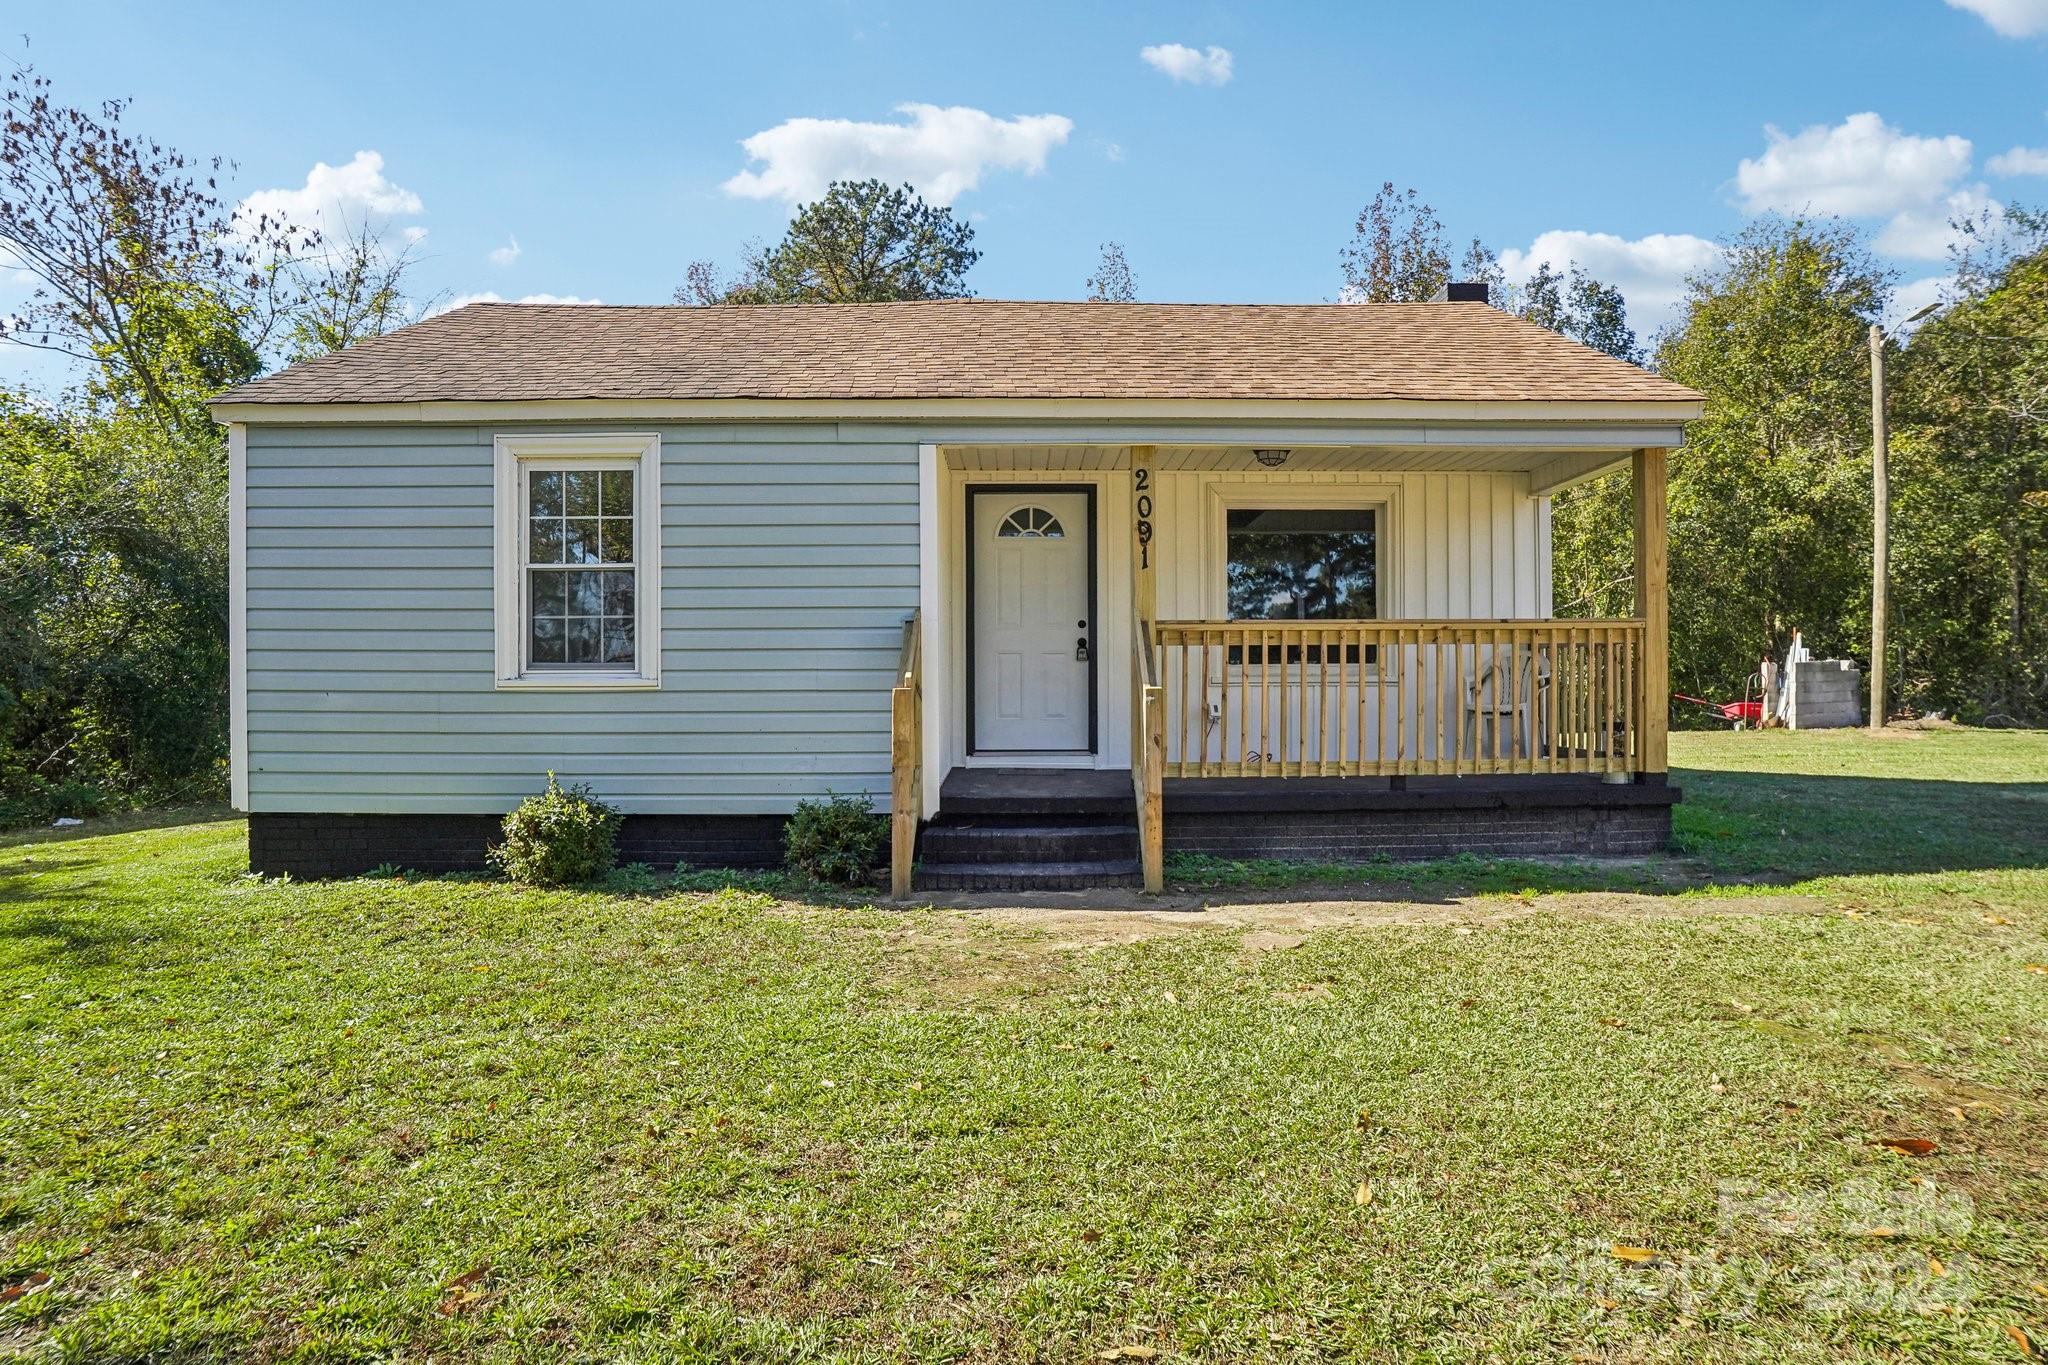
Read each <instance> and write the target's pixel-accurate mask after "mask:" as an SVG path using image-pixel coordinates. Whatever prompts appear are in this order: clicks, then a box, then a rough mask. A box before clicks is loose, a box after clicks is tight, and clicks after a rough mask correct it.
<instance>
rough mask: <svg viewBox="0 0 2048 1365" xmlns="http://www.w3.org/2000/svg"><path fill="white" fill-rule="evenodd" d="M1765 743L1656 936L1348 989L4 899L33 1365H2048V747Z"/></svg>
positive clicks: (1511, 919)
mask: <svg viewBox="0 0 2048 1365" xmlns="http://www.w3.org/2000/svg"><path fill="white" fill-rule="evenodd" d="M1744 738H1750V739H1764V740H1776V739H1789V740H1795V741H1797V742H1798V743H1799V744H1801V745H1806V744H1807V743H1808V742H1809V741H1810V740H1811V741H1819V740H1821V738H1822V737H1818V736H1813V737H1808V736H1782V737H1773V736H1747V737H1744V736H1719V735H1715V736H1700V737H1698V738H1697V739H1695V738H1694V737H1691V736H1683V737H1679V739H1678V741H1677V742H1676V743H1675V744H1674V753H1675V761H1678V762H1681V763H1683V764H1685V765H1686V767H1687V771H1686V772H1685V773H1684V774H1683V776H1681V778H1680V779H1679V780H1681V781H1683V782H1685V784H1686V786H1687V789H1688V806H1687V807H1686V808H1685V810H1686V812H1687V814H1686V815H1685V821H1686V825H1685V830H1686V834H1687V839H1688V850H1687V852H1686V853H1685V854H1684V855H1682V856H1680V857H1678V858H1675V859H1672V860H1670V866H1669V867H1665V868H1659V869H1653V870H1652V871H1653V874H1654V878H1655V880H1653V881H1652V882H1649V883H1646V884H1644V885H1642V886H1638V887H1636V888H1635V889H1632V890H1623V891H1616V890H1607V889H1593V890H1582V889H1580V890H1566V891H1559V892H1545V891H1542V890H1541V888H1539V887H1530V888H1527V889H1526V891H1525V893H1523V894H1519V895H1511V896H1507V897H1503V896H1500V895H1491V896H1488V897H1485V898H1482V899H1478V900H1467V899H1464V898H1463V897H1462V896H1461V895H1460V894H1459V893H1458V891H1457V888H1456V887H1455V886H1453V885H1451V884H1450V883H1448V882H1443V883H1429V884H1426V885H1424V886H1423V887H1422V888H1420V890H1419V893H1418V894H1419V896H1420V899H1419V900H1418V901H1417V903H1416V904H1417V906H1418V913H1420V912H1421V911H1423V910H1426V911H1428V913H1429V916H1430V917H1426V918H1422V919H1419V920H1417V921H1416V922H1398V921H1394V920H1386V921H1380V922H1362V923H1359V924H1353V925H1349V926H1345V927H1330V928H1322V929H1316V930H1312V931H1310V932H1308V933H1306V934H1305V935H1302V936H1283V935H1274V934H1260V933H1258V932H1249V933H1247V932H1242V931H1241V928H1240V927H1232V928H1214V927H1204V925H1205V917H1203V916H1199V915H1186V916H1178V917H1175V916H1168V915H1164V914H1160V915H1155V916H1151V917H1141V918H1143V919H1144V921H1145V922H1146V923H1147V924H1152V925H1154V927H1157V928H1159V932H1156V933H1154V932H1149V931H1148V933H1147V934H1145V935H1143V936H1139V937H1137V938H1135V940H1134V941H1128V942H1110V943H1107V944H1103V943H1088V944H1078V943H1076V942H1075V941H1073V940H1072V939H1070V938H1063V937H1061V936H1060V933H1059V931H1058V930H1057V929H1056V928H1054V927H1051V926H1050V925H1046V926H1040V925H1035V924H1034V923H1033V922H1032V921H1031V920H1029V919H1028V918H1022V917H1018V916H1014V915H1012V916H1006V917H1002V918H999V919H991V918H988V917H984V916H975V915H969V914H963V913H961V912H953V911H942V910H928V909H926V910H913V911H891V910H881V909H875V908H870V907H863V906H860V905H846V906H836V907H833V906H818V905H807V904H796V903H791V902H785V901H778V900H776V899H775V898H773V897H772V896H770V895H768V894H764V893H762V892H760V891H757V890H742V889H737V888H735V889H725V890H716V891H691V892H688V893H682V894H676V893H664V894H654V893H639V894H636V893H632V892H630V891H626V890H615V891H612V892H599V891H570V892H545V893H544V892H531V891H523V890H517V889H514V888H511V887H508V886H506V885H504V884H502V883H496V882H489V881H475V880H427V881H418V880H409V879H407V880H400V879H389V878H384V879H358V880H352V881H342V882H330V883H293V882H288V881H265V880H260V879H255V878H251V877H248V876H245V875H243V874H242V872H241V868H242V866H243V863H244V859H245V857H246V853H245V847H244V843H243V834H242V830H241V827H240V825H239V824H237V823H232V822H213V823H202V824H195V825H190V826H186V827H182V828H159V829H143V830H132V831H128V832H122V833H117V834H112V835H104V836H98V837H91V838H83V839H73V840H62V841H60V840H49V841H43V842H33V843H23V842H16V843H14V844H12V845H11V846H6V847H0V1087H4V1089H0V1351H17V1352H21V1353H25V1354H29V1355H31V1356H48V1357H50V1358H58V1359H70V1360H81V1361H115V1360H120V1361H143V1360H150V1361H172V1360H193V1361H197V1360H213V1359H223V1358H236V1359H266V1360H283V1359H302V1360H372V1359H401V1360H425V1359H429V1358H433V1359H455V1358H461V1359H491V1360H508V1361H509V1360H520V1361H526V1360H563V1361H569V1360H579V1361H580V1360H600V1359H601V1360H612V1359H625V1360H698V1361H736V1360H749V1361H769V1360H849V1361H851V1360H861V1361H870V1360H871V1361H886V1360H899V1359H912V1360H935V1361H936V1360H1044V1361H1072V1360H1079V1359H1088V1358H1094V1357H1099V1356H1101V1355H1102V1354H1103V1353H1104V1352H1108V1351H1111V1350H1122V1351H1126V1352H1130V1354H1124V1355H1120V1356H1117V1357H1113V1358H1117V1359H1143V1358H1146V1357H1145V1356H1144V1355H1143V1352H1146V1351H1151V1352H1156V1353H1157V1358H1158V1359H1177V1358H1199V1359H1208V1360H1218V1361H1240V1360H1289V1361H1293V1360H1304V1361H1305V1360H1328V1359H1405V1358H1415V1357H1423V1358H1430V1359H1439V1360H1496V1359H1527V1360H1558V1361H1565V1360H1572V1359H1582V1360H1583V1359H1593V1360H1615V1361H1623V1360H1671V1361H1700V1360H1708V1361H1722V1360H1727V1361H1736V1360H1742V1361H1759V1362H1762V1361H1771V1362H1778V1361H1791V1360H1856V1361H1865V1360H1869V1361H1875V1360H1890V1359H1928V1360H1933V1359H1940V1360H1982V1361H2016V1360H2020V1359H2023V1357H2022V1355H2021V1353H2020V1352H2021V1347H2020V1344H2019V1342H2020V1339H2019V1338H2018V1337H2016V1336H2015V1335H2013V1333H2014V1332H2025V1333H2031V1334H2032V1336H2033V1339H2035V1340H2040V1339H2041V1338H2042V1337H2043V1336H2044V1335H2048V1332H2044V1330H2043V1328H2042V1326H2041V1324H2042V1323H2043V1321H2044V1320H2048V1174H2044V1172H2048V1139H2044V1137H2043V1133H2044V1132H2048V972H2043V971H2037V970H2030V968H2033V967H2041V966H2048V872H2044V871H2043V866H2042V847H2041V828H2040V826H2039V825H2038V824H2029V823H2028V822H2027V821H2026V820H2025V819H2024V818H2023V815H2024V812H2025V811H2027V810H2030V809H2031V810H2039V809H2040V808H2041V806H2040V797H2039V795H2038V794H2037V793H2038V792H2039V791H2040V790H2041V786H2040V783H2041V781H2042V778H2043V776H2044V750H2043V749H2042V748H2041V747H2039V746H2040V745H2041V742H2042V741H2041V738H2040V737H2020V738H2021V739H2023V740H2027V741H2028V742H2029V743H2031V744H2032V745H2034V746H2036V747H2032V748H2029V747H2027V744H2021V745H2019V746H2018V747H2017V748H2007V747H2004V746H2007V745H2008V744H2010V742H2011V739H2012V737H2008V736H1988V737H1983V738H1981V739H1980V738H1979V737H1977V736H1971V735H1964V736H1950V735H1936V736H1934V737H1933V738H1931V739H1929V740H1920V739H1913V740H1897V741H1894V740H1891V739H1878V740H1873V739H1868V738H1861V737H1843V738H1842V739H1840V740H1834V739H1828V740H1826V741H1825V743H1824V744H1817V745H1815V746H1814V747H1812V748H1810V749H1806V750H1803V751H1802V750H1800V749H1795V748H1793V747H1792V746H1790V745H1785V746H1782V747H1776V748H1763V747H1757V748H1741V747H1739V746H1738V744H1737V743H1736V741H1739V740H1742V739H1744ZM1956 739H1960V740H1962V741H1963V742H1965V743H1967V744H1969V745H1972V746H1983V747H1973V748H1970V749H1968V750H1967V751H1965V750H1962V749H1949V750H1946V752H1947V753H1949V754H1951V755H1961V757H1960V758H1958V759H1954V760H1953V761H1954V762H1955V763H1956V764H1957V765H1958V770H1957V771H1954V772H1952V773H1948V774H1947V775H1946V776H1944V775H1943V773H1944V772H1945V771H1946V770H1945V769H1944V768H1943V767H1942V763H1941V760H1940V759H1938V758H1936V757H1930V756H1932V755H1939V754H1941V753H1943V752H1944V750H1943V749H1942V748H1941V747H1940V746H1943V745H1947V744H1949V743H1950V742H1951V741H1952V740H1956ZM1828 745H1834V746H1836V747H1832V748H1830V747H1827V746H1828ZM1883 745H1896V746H1898V747H1896V748H1879V747H1877V746H1883ZM1907 745H1913V746H1927V745H1932V746H1935V747H1916V748H1914V749H1912V750H1910V751H1909V750H1908V749H1907V748H1906V747H1905V746H1907ZM2015 755H2017V757H2015ZM1898 764H1902V765H1905V766H1903V767H1898V768H1893V767H1892V766H1889V765H1898ZM1738 765H1745V766H1747V767H1749V768H1750V769H1751V771H1750V772H1749V773H1748V774H1747V775H1745V774H1744V773H1742V772H1740V771H1738ZM1830 765H1832V766H1830ZM1889 782H1898V783H1903V784H1905V786H1906V787H1907V788H1908V789H1909V790H1910V791H1911V793H1912V795H1911V798H1910V800H1908V801H1907V802H1905V803H1903V804H1902V805H1900V806H1899V807H1897V808H1896V809H1894V808H1893V807H1892V806H1891V805H1890V804H1888V799H1887V798H1886V796H1885V793H1886V792H1887V791H1889V790H1891V789H1890V788H1888V787H1885V786H1883V785H1881V784H1883V783H1889ZM1870 784H1880V785H1876V786H1872V785H1870ZM1937 786H1938V787H1939V788H1940V789H1939V790H1936V791H1932V792H1930V791H1926V790H1922V789H1923V788H1926V787H1937ZM1800 792H1803V793H1806V794H1807V795H1809V796H1813V797H1824V798H1826V799H1828V800H1835V799H1837V798H1838V797H1839V799H1841V800H1843V801H1845V802H1848V803H1849V804H1845V805H1843V806H1842V807H1840V808H1839V809H1833V808H1831V809H1829V810H1826V811H1824V812H1823V815H1824V817H1825V818H1823V819H1820V820H1819V821H1817V822H1807V823H1800V824H1797V825H1795V824H1793V823H1789V822H1786V821H1783V820H1781V819H1780V816H1781V814H1787V813H1790V812H1792V811H1793V810H1795V809H1796V810H1798V811H1802V812H1803V811H1807V810H1809V809H1810V807H1811V806H1812V804H1813V803H1812V801H1803V800H1799V799H1797V797H1796V795H1795V793H1800ZM1720 829H1727V830H1729V831H1732V832H1731V833H1730V834H1727V835H1721V834H1718V833H1716V832H1715V831H1717V830H1720ZM1781 830H1782V831H1783V832H1782V833H1781V832H1779V831H1781ZM1795 830H1797V831H1799V832H1797V833H1795V832H1794V831H1795ZM1916 840H1931V841H1934V843H1933V844H1932V845H1931V847H1932V848H1933V850H1934V851H1930V846H1928V845H1924V844H1921V843H1916V842H1915V841H1916ZM2001 849H2003V850H2004V852H2003V853H2002V854H2001V853H2000V851H1999V850H2001ZM1475 875H1490V874H1488V873H1486V870H1485V869H1479V870H1477V872H1476V873H1475ZM1630 875H1631V876H1634V875H1636V874H1635V873H1633V872H1632V873H1630ZM1513 880H1514V878H1512V877H1510V878H1507V879H1506V881H1507V882H1512V881H1513ZM1425 882H1427V879H1426V877H1425ZM1745 882H1749V883H1757V884H1751V885H1745V884H1744V883H1745ZM1763 883H1770V884H1769V885H1763V886H1762V888H1761V889H1759V885H1758V884H1763ZM1780 883H1789V884H1780ZM1276 913H1277V912H1276ZM1251 918H1252V920H1253V922H1255V921H1256V917H1255V916H1253V917H1251ZM1246 919H1247V916H1246V915H1245V914H1244V913H1242V912H1239V913H1238V914H1237V918H1236V919H1235V920H1233V921H1231V923H1232V924H1233V925H1236V926H1242V925H1243V924H1244V923H1245V922H1246ZM1126 922H1133V923H1134V922H1136V921H1131V920H1127V921H1126ZM1887 1138H1891V1139H1909V1140H1911V1141H1908V1142H1907V1143H1906V1144H1905V1145H1906V1146H1907V1147H1908V1148H1909V1149H1918V1144H1919V1143H1922V1142H1925V1143H1931V1144H1933V1146H1932V1148H1931V1149H1929V1150H1924V1152H1923V1154H1918V1155H1915V1154H1913V1152H1912V1151H1911V1150H1907V1151H1902V1150H1898V1149H1896V1148H1893V1147H1887V1146H1885V1145H1883V1141H1884V1140H1885V1139H1887Z"/></svg>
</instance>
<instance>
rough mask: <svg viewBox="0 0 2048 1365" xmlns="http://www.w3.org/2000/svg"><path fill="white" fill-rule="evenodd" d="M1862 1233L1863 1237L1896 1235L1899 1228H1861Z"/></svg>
mask: <svg viewBox="0 0 2048 1365" xmlns="http://www.w3.org/2000/svg"><path fill="white" fill-rule="evenodd" d="M1863 1235H1864V1236H1865V1237H1896V1236H1898V1235H1899V1230H1898V1229H1897V1228H1865V1229H1863Z"/></svg>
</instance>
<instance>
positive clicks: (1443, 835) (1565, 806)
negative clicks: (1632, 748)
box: [1166, 777, 1680, 862]
mask: <svg viewBox="0 0 2048 1365" xmlns="http://www.w3.org/2000/svg"><path fill="white" fill-rule="evenodd" d="M1262 787H1263V790H1261V791H1259V792H1258V793H1257V795H1258V797H1260V798H1262V799H1249V798H1248V797H1247V795H1246V794H1245V792H1244V791H1243V790H1242V789H1240V790H1216V784H1213V783H1205V782H1197V781H1186V782H1180V783H1169V784H1168V786H1167V796H1166V851H1167V852H1168V853H1191V854H1205V855H1207V856H1210V857H1216V858H1232V859H1250V858H1275V859H1281V860H1284V861H1288V862H1360V861H1364V860H1366V859H1369V858H1375V857H1384V858H1395V859H1402V860H1415V859H1423V858H1449V857H1455V856H1457V855H1458V854H1461V853H1471V854H1476V855H1480V856H1484V857H1516V858H1555V857H1589V858H1620V857H1641V856H1644V855H1647V854H1651V853H1659V852H1662V851H1663V850H1664V849H1666V848H1668V847H1669V846H1670V843H1671V807H1672V806H1673V805H1674V804H1676V803H1677V801H1678V799H1679V796H1680V792H1679V790H1678V788H1676V787H1672V786H1666V785H1663V784H1635V783H1631V784H1626V785H1608V784H1606V783H1601V782H1597V781H1588V780H1583V779H1577V780H1567V781H1552V780H1545V779H1540V778H1539V779H1532V778H1526V777H1524V778H1520V779H1500V780H1492V781H1489V780H1486V779H1468V780H1457V779H1452V780H1449V781H1446V780H1444V779H1434V780H1429V781H1426V782H1425V781H1424V780H1422V779H1415V780H1414V785H1413V787H1412V788H1407V789H1389V788H1387V787H1376V786H1371V785H1366V784H1361V783H1357V782H1350V783H1345V782H1331V781H1322V780H1314V779H1305V780H1300V781H1280V782H1265V783H1263V784H1262Z"/></svg>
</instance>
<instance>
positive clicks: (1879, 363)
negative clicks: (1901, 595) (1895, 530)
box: [1869, 322, 1892, 730]
mask: <svg viewBox="0 0 2048 1365" xmlns="http://www.w3.org/2000/svg"><path fill="white" fill-rule="evenodd" d="M1887 447H1888V438H1887V433H1886V431H1885V427H1884V328H1882V327H1880V326H1879V325H1878V324H1876V323H1874V322H1873V323H1871V324H1870V718H1869V719H1870V728H1871V729H1873V730H1882V729H1883V728H1884V698H1885V691H1884V625H1885V614H1886V613H1885V609H1886V606H1887V605H1888V603H1887V599H1888V598H1889V597H1890V596H1891V538H1892V536H1891V532H1892V528H1891V515H1892V506H1891V504H1892V490H1891V470H1890V468H1889V465H1890V462H1891V451H1890V450H1889V449H1888V448H1887Z"/></svg>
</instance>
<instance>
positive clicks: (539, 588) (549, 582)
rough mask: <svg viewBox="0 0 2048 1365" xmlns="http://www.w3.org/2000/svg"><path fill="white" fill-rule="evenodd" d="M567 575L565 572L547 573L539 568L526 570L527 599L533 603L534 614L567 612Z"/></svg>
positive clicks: (543, 614) (545, 614)
mask: <svg viewBox="0 0 2048 1365" xmlns="http://www.w3.org/2000/svg"><path fill="white" fill-rule="evenodd" d="M568 577H569V575H567V574H563V573H547V572H545V571H543V570H539V569H530V570H528V571H527V575H526V578H527V600H528V601H530V602H531V603H532V604H533V614H534V615H535V616H567V615H568V614H569V599H568V597H567V595H566V594H567V593H568V591H569V584H568V582H567V580H568Z"/></svg>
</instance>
